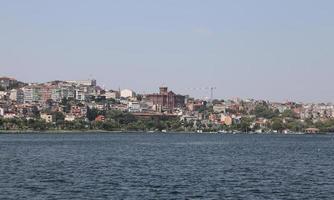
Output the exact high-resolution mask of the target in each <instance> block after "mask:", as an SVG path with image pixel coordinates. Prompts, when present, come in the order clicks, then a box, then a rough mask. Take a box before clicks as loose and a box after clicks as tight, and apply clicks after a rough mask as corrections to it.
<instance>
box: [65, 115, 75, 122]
mask: <svg viewBox="0 0 334 200" xmlns="http://www.w3.org/2000/svg"><path fill="white" fill-rule="evenodd" d="M74 120H75V115H71V114H70V115H66V116H65V121H67V122H73V121H74Z"/></svg>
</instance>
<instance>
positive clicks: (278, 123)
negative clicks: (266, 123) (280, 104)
mask: <svg viewBox="0 0 334 200" xmlns="http://www.w3.org/2000/svg"><path fill="white" fill-rule="evenodd" d="M271 129H272V130H275V131H279V132H282V131H283V129H284V124H283V122H282V120H281V119H274V120H273V123H272V125H271Z"/></svg>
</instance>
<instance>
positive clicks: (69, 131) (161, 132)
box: [0, 130, 333, 135]
mask: <svg viewBox="0 0 334 200" xmlns="http://www.w3.org/2000/svg"><path fill="white" fill-rule="evenodd" d="M66 133H69V134H71V133H72V134H73V133H122V134H126V133H145V134H147V133H159V134H166V133H188V134H221V135H328V134H333V133H315V134H310V133H287V134H284V133H274V132H266V133H246V132H237V133H233V132H224V133H223V132H194V131H167V132H163V131H128V130H119V131H106V130H44V131H39V130H0V135H1V134H66Z"/></svg>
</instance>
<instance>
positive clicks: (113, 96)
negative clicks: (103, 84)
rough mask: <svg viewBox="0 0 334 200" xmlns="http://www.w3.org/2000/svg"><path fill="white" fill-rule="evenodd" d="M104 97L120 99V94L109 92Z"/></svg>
mask: <svg viewBox="0 0 334 200" xmlns="http://www.w3.org/2000/svg"><path fill="white" fill-rule="evenodd" d="M103 96H105V97H106V99H118V98H119V92H117V91H107V92H105V94H103Z"/></svg>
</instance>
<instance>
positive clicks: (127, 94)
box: [121, 89, 136, 98]
mask: <svg viewBox="0 0 334 200" xmlns="http://www.w3.org/2000/svg"><path fill="white" fill-rule="evenodd" d="M135 96H136V93H135V92H134V91H132V90H130V89H124V90H121V97H123V98H131V97H135Z"/></svg>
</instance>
